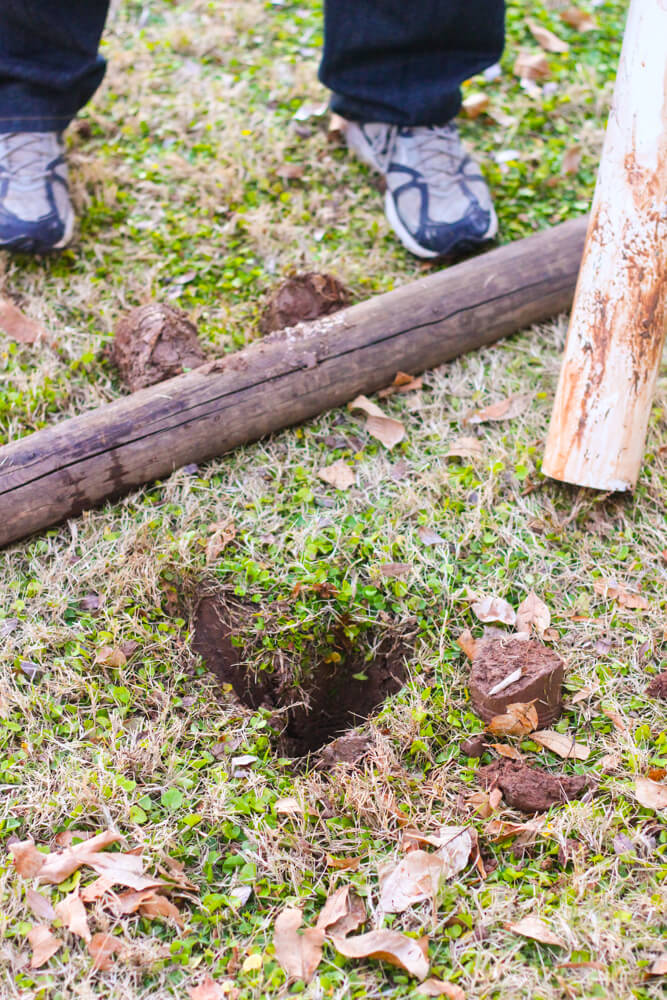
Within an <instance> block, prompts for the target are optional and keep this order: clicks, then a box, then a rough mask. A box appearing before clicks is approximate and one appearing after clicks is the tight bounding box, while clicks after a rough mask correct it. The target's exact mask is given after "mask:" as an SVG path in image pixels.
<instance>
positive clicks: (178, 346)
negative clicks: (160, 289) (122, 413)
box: [110, 302, 205, 392]
mask: <svg viewBox="0 0 667 1000" xmlns="http://www.w3.org/2000/svg"><path fill="white" fill-rule="evenodd" d="M110 355H111V360H112V361H113V362H114V364H115V365H116V366H117V368H118V371H119V372H120V375H121V378H122V379H123V381H124V382H125V384H126V385H127V387H128V388H129V389H130V390H131V391H132V392H136V390H137V389H145V388H146V386H149V385H155V383H156V382H162V381H163V380H164V379H166V378H172V377H173V376H174V375H180V374H182V372H183V371H184V369H186V368H198V367H199V365H201V364H203V363H204V361H205V356H204V352H203V350H202V347H201V344H200V343H199V340H198V339H197V328H196V327H195V326H194V324H193V323H191V322H190V320H189V319H188V316H187V314H186V313H184V312H182V311H181V310H180V309H174V308H172V306H166V305H161V304H160V303H159V302H151V303H149V304H148V305H145V306H139V307H138V308H137V309H132V310H131V311H130V312H129V313H127V315H125V316H123V317H122V318H121V319H120V320H119V322H118V324H117V326H116V329H115V332H114V341H113V344H112V346H111V351H110Z"/></svg>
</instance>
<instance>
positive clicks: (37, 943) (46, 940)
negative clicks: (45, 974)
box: [28, 924, 63, 969]
mask: <svg viewBox="0 0 667 1000" xmlns="http://www.w3.org/2000/svg"><path fill="white" fill-rule="evenodd" d="M28 941H29V942H30V944H31V947H32V957H31V959H30V968H31V969H39V968H40V967H41V966H42V965H44V963H45V962H48V960H49V959H50V958H52V957H53V956H54V955H55V953H56V952H57V951H58V950H59V949H60V948H62V946H63V942H62V941H61V940H60V938H57V937H56V936H55V934H54V933H53V931H52V930H51V929H50V927H47V926H46V924H37V925H36V926H35V927H32V928H31V929H30V930H29V931H28Z"/></svg>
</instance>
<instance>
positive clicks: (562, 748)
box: [530, 729, 591, 760]
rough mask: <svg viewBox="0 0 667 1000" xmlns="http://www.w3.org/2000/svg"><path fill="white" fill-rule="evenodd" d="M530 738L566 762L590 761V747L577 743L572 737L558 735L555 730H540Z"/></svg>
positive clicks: (562, 734)
mask: <svg viewBox="0 0 667 1000" xmlns="http://www.w3.org/2000/svg"><path fill="white" fill-rule="evenodd" d="M530 738H531V740H534V741H535V742H536V743H539V744H540V746H543V747H546V748H547V750H551V751H552V752H553V753H557V754H558V756H559V757H563V758H564V759H566V760H588V758H589V757H590V753H591V748H590V747H589V746H587V745H586V744H585V743H575V741H574V740H573V739H572V737H571V736H567V735H566V734H565V733H558V732H556V730H555V729H539V730H538V731H537V732H535V733H531V734H530Z"/></svg>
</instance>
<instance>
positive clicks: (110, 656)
mask: <svg viewBox="0 0 667 1000" xmlns="http://www.w3.org/2000/svg"><path fill="white" fill-rule="evenodd" d="M94 662H95V663H101V664H102V666H104V667H124V666H125V664H126V663H127V656H126V655H125V653H124V652H123V650H122V649H119V648H118V647H117V646H102V647H100V649H98V650H97V652H96V654H95V660H94ZM65 832H67V833H69V831H65ZM70 843H71V841H70ZM63 846H65V845H63Z"/></svg>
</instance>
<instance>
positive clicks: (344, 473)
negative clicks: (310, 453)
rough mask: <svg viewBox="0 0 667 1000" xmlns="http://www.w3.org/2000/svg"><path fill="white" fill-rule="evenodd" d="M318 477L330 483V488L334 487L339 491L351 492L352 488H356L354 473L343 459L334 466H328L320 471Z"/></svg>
mask: <svg viewBox="0 0 667 1000" xmlns="http://www.w3.org/2000/svg"><path fill="white" fill-rule="evenodd" d="M317 475H318V476H319V478H320V479H322V480H324V482H325V483H328V484H329V486H334V487H335V488H336V489H337V490H349V488H350V486H354V480H355V477H354V471H353V470H352V469H351V468H350V466H349V465H348V464H347V462H344V461H343V459H342V458H340V459H339V460H338V461H337V462H334V463H333V464H332V465H327V466H325V467H324V468H323V469H320V470H319V471H318V473H317Z"/></svg>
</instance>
